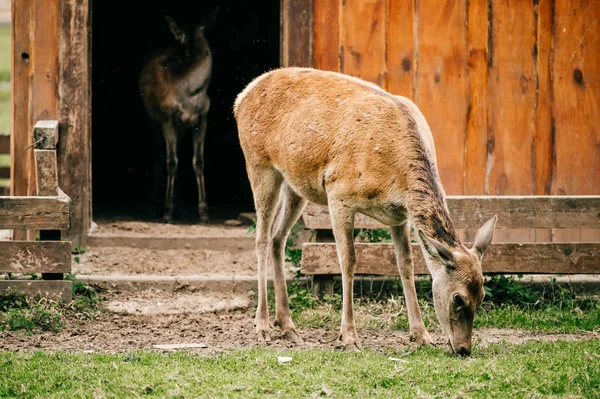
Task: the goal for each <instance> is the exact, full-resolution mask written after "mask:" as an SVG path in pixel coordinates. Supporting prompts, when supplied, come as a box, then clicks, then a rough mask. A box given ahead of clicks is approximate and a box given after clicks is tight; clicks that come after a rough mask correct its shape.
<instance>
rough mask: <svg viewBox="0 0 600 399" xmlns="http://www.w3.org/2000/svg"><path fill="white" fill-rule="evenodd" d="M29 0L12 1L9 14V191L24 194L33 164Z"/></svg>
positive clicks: (30, 8) (13, 193)
mask: <svg viewBox="0 0 600 399" xmlns="http://www.w3.org/2000/svg"><path fill="white" fill-rule="evenodd" d="M32 8H33V4H32V0H13V1H12V13H11V40H12V53H11V71H12V72H11V103H12V109H11V127H12V134H11V135H10V137H11V139H10V152H11V166H10V174H11V177H10V180H11V184H10V192H11V195H27V194H28V192H27V188H28V184H29V183H28V181H29V170H30V169H31V168H32V167H33V151H25V148H26V147H27V146H28V145H29V144H31V138H32V137H31V134H30V132H31V130H30V129H29V128H30V123H29V75H30V73H31V64H32V63H31V47H30V46H31V43H30V30H31V10H32Z"/></svg>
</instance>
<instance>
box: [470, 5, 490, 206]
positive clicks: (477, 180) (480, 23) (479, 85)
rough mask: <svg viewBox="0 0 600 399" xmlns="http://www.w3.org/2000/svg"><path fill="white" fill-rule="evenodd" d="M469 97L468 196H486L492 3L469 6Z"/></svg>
mask: <svg viewBox="0 0 600 399" xmlns="http://www.w3.org/2000/svg"><path fill="white" fill-rule="evenodd" d="M468 5H469V8H468V22H467V26H468V39H467V41H468V44H467V45H468V51H469V53H468V54H469V60H468V64H469V95H470V101H469V106H468V112H467V114H468V116H467V138H466V149H465V192H464V193H465V194H466V195H481V194H485V171H486V167H487V161H488V158H487V143H488V99H487V80H488V47H487V46H488V1H487V0H471V1H469V3H468Z"/></svg>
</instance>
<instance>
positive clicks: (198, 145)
mask: <svg viewBox="0 0 600 399" xmlns="http://www.w3.org/2000/svg"><path fill="white" fill-rule="evenodd" d="M205 135H206V115H204V116H201V117H200V120H199V121H198V124H197V125H196V126H194V137H193V140H194V157H193V163H194V171H195V172H196V181H197V182H198V216H199V218H200V223H208V222H209V217H208V212H207V208H208V204H207V202H206V188H205V186H204V136H205Z"/></svg>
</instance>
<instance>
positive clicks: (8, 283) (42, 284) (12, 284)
mask: <svg viewBox="0 0 600 399" xmlns="http://www.w3.org/2000/svg"><path fill="white" fill-rule="evenodd" d="M6 290H15V291H21V292H24V293H25V295H31V296H33V295H37V294H40V296H42V297H44V298H55V299H60V300H63V301H65V302H69V301H71V300H72V299H73V282H72V281H65V280H57V281H43V280H0V291H6Z"/></svg>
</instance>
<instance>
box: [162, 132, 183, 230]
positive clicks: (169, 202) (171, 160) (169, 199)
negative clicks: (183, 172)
mask: <svg viewBox="0 0 600 399" xmlns="http://www.w3.org/2000/svg"><path fill="white" fill-rule="evenodd" d="M162 128H163V135H164V136H165V142H166V145H167V153H166V154H167V190H166V192H165V210H164V215H163V219H164V220H165V221H166V222H170V221H172V220H173V197H174V194H175V178H176V176H177V164H178V162H179V160H178V159H177V130H176V129H175V126H173V123H172V122H165V123H163V126H162Z"/></svg>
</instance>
